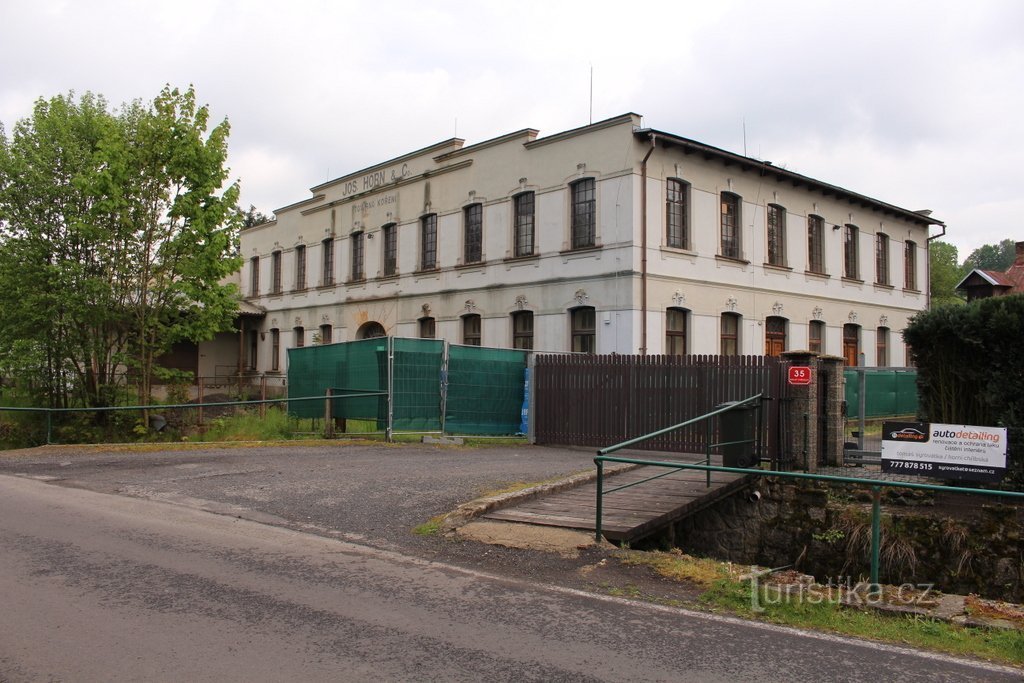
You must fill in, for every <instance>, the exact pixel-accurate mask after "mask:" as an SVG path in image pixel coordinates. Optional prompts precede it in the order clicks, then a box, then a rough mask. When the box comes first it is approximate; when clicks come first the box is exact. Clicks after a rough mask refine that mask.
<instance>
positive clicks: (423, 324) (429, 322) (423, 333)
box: [419, 317, 437, 339]
mask: <svg viewBox="0 0 1024 683" xmlns="http://www.w3.org/2000/svg"><path fill="white" fill-rule="evenodd" d="M419 323H420V339H433V338H434V336H435V335H436V334H437V329H436V324H435V322H434V319H433V318H429V317H428V318H420V320H419Z"/></svg>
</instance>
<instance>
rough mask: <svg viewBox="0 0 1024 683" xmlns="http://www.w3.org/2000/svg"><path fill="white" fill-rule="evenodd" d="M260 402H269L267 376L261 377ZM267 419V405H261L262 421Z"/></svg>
mask: <svg viewBox="0 0 1024 683" xmlns="http://www.w3.org/2000/svg"><path fill="white" fill-rule="evenodd" d="M260 400H261V401H266V400H267V376H266V375H263V376H261V377H260ZM266 417H267V404H266V403H260V419H261V420H264V419H266Z"/></svg>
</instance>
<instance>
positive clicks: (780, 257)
mask: <svg viewBox="0 0 1024 683" xmlns="http://www.w3.org/2000/svg"><path fill="white" fill-rule="evenodd" d="M767 246H768V253H767V257H768V258H767V261H768V265H771V266H785V265H786V210H785V209H784V208H782V207H781V206H779V205H778V204H769V205H768V245H767Z"/></svg>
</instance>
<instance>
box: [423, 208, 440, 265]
mask: <svg viewBox="0 0 1024 683" xmlns="http://www.w3.org/2000/svg"><path fill="white" fill-rule="evenodd" d="M435 268H437V214H436V213H432V214H429V215H427V216H424V217H423V218H421V219H420V270H434V269H435Z"/></svg>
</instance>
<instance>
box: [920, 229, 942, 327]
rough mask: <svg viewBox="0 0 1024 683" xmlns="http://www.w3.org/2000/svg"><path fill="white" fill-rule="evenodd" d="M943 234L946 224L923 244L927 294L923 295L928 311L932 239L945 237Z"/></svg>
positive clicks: (930, 292) (929, 307)
mask: <svg viewBox="0 0 1024 683" xmlns="http://www.w3.org/2000/svg"><path fill="white" fill-rule="evenodd" d="M945 236H946V226H945V225H943V226H942V232H940V233H939V234H938V235H932V236H931V237H929V238H928V239H927V240H925V242H926V243H927V244H925V246H926V247H927V248H928V249H927V253H925V261H924V262H925V268H924V276H925V281H924V284H925V287H927V288H928V296H926V297H925V302H926V306H927V307H928V308H927V310H929V311H930V310H932V240H937V239H939V238H940V237H945Z"/></svg>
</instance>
